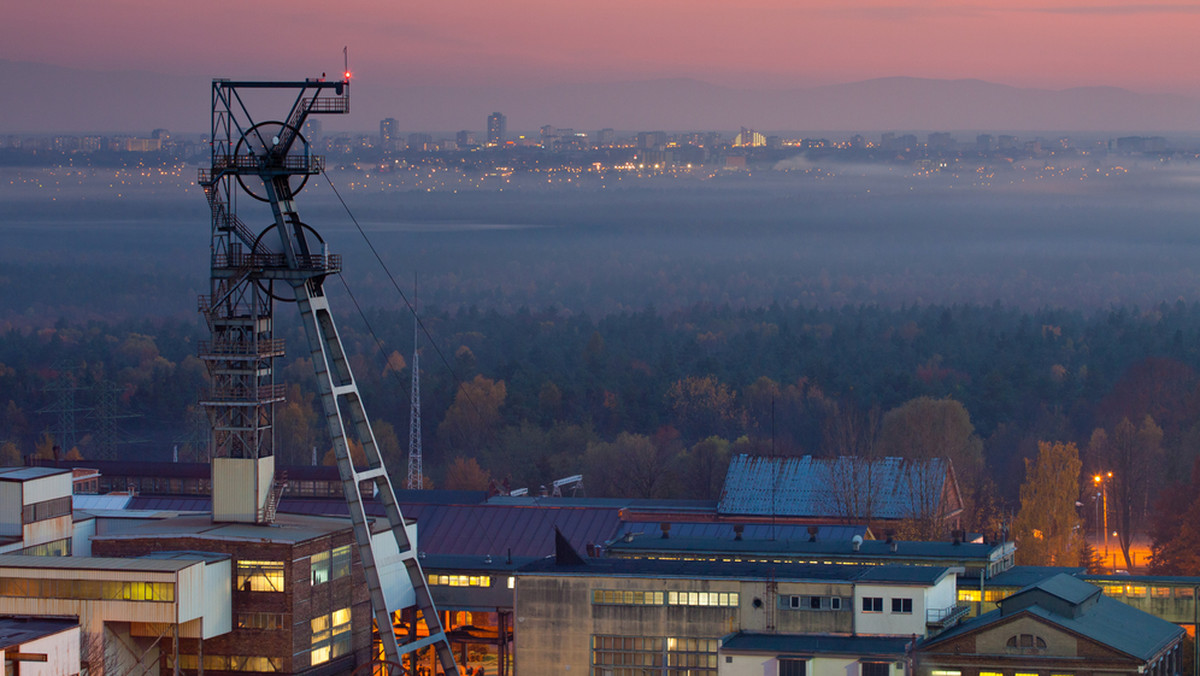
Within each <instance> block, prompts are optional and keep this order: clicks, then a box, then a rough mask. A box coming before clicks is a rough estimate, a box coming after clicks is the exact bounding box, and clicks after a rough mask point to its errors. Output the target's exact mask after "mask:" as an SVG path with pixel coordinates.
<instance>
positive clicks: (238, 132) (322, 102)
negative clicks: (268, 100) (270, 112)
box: [202, 71, 350, 201]
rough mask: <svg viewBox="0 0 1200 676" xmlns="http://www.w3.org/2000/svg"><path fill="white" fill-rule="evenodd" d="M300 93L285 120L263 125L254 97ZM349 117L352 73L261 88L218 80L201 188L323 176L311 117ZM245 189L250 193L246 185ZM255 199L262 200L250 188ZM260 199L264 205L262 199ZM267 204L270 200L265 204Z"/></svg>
mask: <svg viewBox="0 0 1200 676" xmlns="http://www.w3.org/2000/svg"><path fill="white" fill-rule="evenodd" d="M263 90H276V91H280V92H286V91H288V90H291V91H294V92H296V98H295V100H294V101H293V103H292V107H291V111H290V112H289V114H288V117H287V118H286V119H285V120H258V119H255V117H254V114H253V113H252V112H251V110H252V106H253V102H252V101H251V102H248V101H247V99H248V98H251V97H252V95H251V91H257V92H262V91H263ZM349 112H350V73H349V71H347V72H346V73H345V78H344V79H342V80H338V81H327V80H325V79H323V78H322V79H313V78H310V79H307V80H302V81H278V82H256V81H237V80H225V79H215V80H213V83H212V129H211V136H210V138H211V139H212V168H211V170H210V172H209V173H208V174H207V176H203V177H202V182H205V183H207V184H210V185H211V184H213V183H216V182H217V181H218V180H220V179H221V178H223V177H225V178H228V177H238V181H239V182H242V181H241V179H240V176H242V175H247V174H250V175H254V176H260V177H263V178H264V179H266V178H268V177H272V176H275V177H279V176H291V175H302V176H305V177H307V176H308V175H312V174H319V173H320V172H321V169H322V168H323V162H322V158H321V157H319V156H317V155H314V154H312V153H310V152H309V147H308V141H307V140H306V139H305V138H304V135H303V133H302V130H303V128H304V123H305V122H306V121H307V120H308V116H309V115H344V114H346V113H349ZM243 188H247V186H246V185H245V183H243ZM247 192H249V193H250V194H251V195H252V196H255V197H258V196H257V195H255V194H254V192H253V191H251V190H249V189H248V188H247ZM258 199H262V198H261V197H258ZM264 201H265V200H264Z"/></svg>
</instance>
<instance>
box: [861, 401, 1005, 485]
mask: <svg viewBox="0 0 1200 676" xmlns="http://www.w3.org/2000/svg"><path fill="white" fill-rule="evenodd" d="M879 446H880V454H881V455H884V456H894V457H898V458H910V459H927V458H945V459H947V460H949V461H950V462H952V463H953V464H954V471H955V472H956V473H957V474H958V478H959V480H960V481H962V482H965V483H968V484H970V483H973V481H974V479H975V477H976V476H977V475H978V474H979V472H980V470H981V469H982V468H983V444H982V442H980V440H979V437H978V436H976V435H975V426H974V425H972V424H971V416H970V414H968V413H967V409H966V408H965V407H964V406H963V405H962V404H961V403H959V402H957V401H955V400H954V399H950V398H949V397H947V398H945V399H934V398H933V397H918V398H916V399H912V400H909V401H907V402H905V403H904V404H902V405H900V406H899V407H897V408H894V409H892V410H890V411H888V412H887V413H886V414H885V415H884V416H883V421H882V423H881V425H880V430H879Z"/></svg>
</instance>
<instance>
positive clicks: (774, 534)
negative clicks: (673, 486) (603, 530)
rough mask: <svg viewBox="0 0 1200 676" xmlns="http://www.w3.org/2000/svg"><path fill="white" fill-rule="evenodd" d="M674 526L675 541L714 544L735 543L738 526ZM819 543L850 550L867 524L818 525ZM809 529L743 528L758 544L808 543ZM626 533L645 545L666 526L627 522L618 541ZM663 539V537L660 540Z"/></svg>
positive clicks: (676, 523)
mask: <svg viewBox="0 0 1200 676" xmlns="http://www.w3.org/2000/svg"><path fill="white" fill-rule="evenodd" d="M666 523H669V524H670V526H671V531H670V532H671V539H677V538H682V539H686V538H708V539H711V540H714V541H720V540H727V541H730V542H733V541H734V539H733V538H734V536H735V535H736V533H734V530H733V529H734V527H735V525H736V524H734V523H733V522H730V521H718V522H711V521H710V522H702V523H694V522H689V521H668V522H666ZM816 528H817V541H818V542H827V541H839V540H840V541H844V542H845V543H846V548H847V549H849V547H850V540H851V539H852V538H853V537H854V536H855V535H858V536H860V537H863V538H865V537H866V536H867V527H866V526H865V525H852V526H846V525H830V524H822V525H819V526H816ZM808 529H809V526H806V525H796V524H779V525H775V526H772V525H771V524H769V523H748V524H743V525H742V538H743V540H753V541H758V542H770V541H772V540H776V541H781V540H782V541H789V540H790V541H796V542H799V541H807V540H808V538H809V532H808ZM626 533H633V534H635V535H640V537H637V538H635V539H634V543H638V542H642V543H645V540H644V538H650V537H658V536H659V534H660V533H662V527H661V524H660V523H659V522H652V521H632V522H630V521H623V522H622V523H621V526H620V528H618V529H617V533H616V535H615V536H614V537H615V539H616V540H620V539H621V537H622V536H624V535H625V534H626ZM660 539H661V538H660Z"/></svg>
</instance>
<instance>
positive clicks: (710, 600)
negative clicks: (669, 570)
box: [667, 592, 738, 607]
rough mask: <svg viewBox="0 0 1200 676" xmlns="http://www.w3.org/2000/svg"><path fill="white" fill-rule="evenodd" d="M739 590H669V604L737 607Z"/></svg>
mask: <svg viewBox="0 0 1200 676" xmlns="http://www.w3.org/2000/svg"><path fill="white" fill-rule="evenodd" d="M737 604H738V593H737V592H667V605H669V606H709V607H714V606H720V607H735V606H737Z"/></svg>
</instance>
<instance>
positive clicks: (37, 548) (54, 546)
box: [21, 538, 71, 556]
mask: <svg viewBox="0 0 1200 676" xmlns="http://www.w3.org/2000/svg"><path fill="white" fill-rule="evenodd" d="M21 553H22V554H24V555H25V556H70V555H71V538H63V539H62V540H54V541H53V542H47V543H45V544H40V545H34V546H32V547H26V548H25V549H22V550H21Z"/></svg>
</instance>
